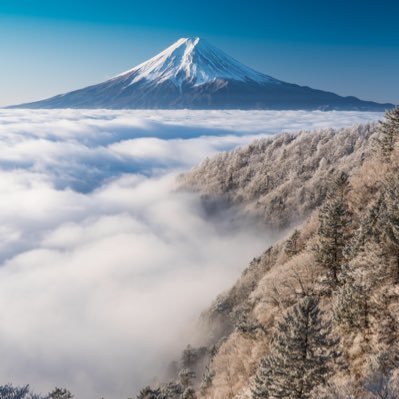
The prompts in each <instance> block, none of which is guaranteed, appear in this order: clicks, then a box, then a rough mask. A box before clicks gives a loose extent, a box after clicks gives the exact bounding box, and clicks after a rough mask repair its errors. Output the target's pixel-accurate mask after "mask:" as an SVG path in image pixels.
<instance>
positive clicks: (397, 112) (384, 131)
mask: <svg viewBox="0 0 399 399" xmlns="http://www.w3.org/2000/svg"><path fill="white" fill-rule="evenodd" d="M398 139H399V107H397V108H395V109H392V110H390V111H387V112H386V113H385V120H384V121H381V122H380V137H379V139H378V145H379V151H380V154H381V157H382V159H383V160H384V161H388V160H389V159H390V156H391V154H392V151H393V149H394V148H395V143H396V142H397V140H398Z"/></svg>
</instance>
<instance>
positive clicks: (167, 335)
mask: <svg viewBox="0 0 399 399" xmlns="http://www.w3.org/2000/svg"><path fill="white" fill-rule="evenodd" d="M381 117H382V115H381V114H378V113H360V112H294V111H287V112H276V111H106V110H52V111H46V110H39V111H29V110H0V249H1V251H0V263H1V266H0V314H1V323H0V353H1V358H2V361H1V362H0V383H7V382H13V383H15V384H26V383H30V384H31V387H32V388H33V389H34V390H35V391H38V392H43V393H45V392H47V391H48V390H50V389H51V388H52V387H54V386H55V385H58V386H65V387H67V388H69V389H70V390H71V391H72V392H74V393H75V395H76V397H77V398H85V399H92V398H93V399H94V398H100V397H102V396H104V397H105V398H109V399H126V398H127V397H128V396H129V397H131V396H133V395H134V394H135V393H136V391H137V390H138V389H139V388H140V387H141V386H142V385H143V384H146V383H148V382H151V379H152V377H153V376H156V375H157V374H158V373H160V372H161V370H162V368H163V367H164V366H165V364H166V363H167V362H168V361H169V360H172V359H173V358H174V357H175V356H177V354H178V353H179V350H180V349H182V348H183V347H184V346H185V345H186V344H188V343H190V336H188V335H187V334H186V333H187V326H188V325H191V323H192V322H193V321H194V320H195V319H196V318H197V316H198V315H199V313H200V311H201V310H203V309H204V308H205V307H207V306H208V305H209V304H210V303H211V301H212V300H213V299H214V297H215V296H216V295H217V294H218V293H219V292H221V291H222V290H224V289H226V288H228V287H229V286H230V285H231V284H232V283H233V282H234V280H235V279H236V278H237V277H238V276H239V274H240V271H241V270H242V269H243V268H244V267H245V266H246V265H247V263H248V261H249V260H250V259H252V258H253V257H254V256H256V255H257V254H258V253H260V252H261V251H262V250H264V249H266V247H267V246H268V245H269V244H270V243H272V242H273V240H275V239H276V237H278V233H274V234H271V232H268V231H265V230H263V229H262V228H259V226H253V225H252V224H250V223H249V222H248V221H246V220H244V219H243V220H241V222H240V223H230V219H235V217H233V215H231V214H230V215H224V216H223V217H222V216H221V217H218V218H214V217H212V218H211V217H209V216H208V215H207V214H206V212H205V211H204V209H203V208H202V206H201V201H200V199H199V198H198V197H197V196H196V195H194V194H190V193H184V192H180V191H177V190H176V181H175V177H176V175H177V174H178V173H180V172H182V171H184V170H187V169H188V168H189V167H191V166H193V165H195V164H196V163H198V162H200V161H201V160H203V159H204V158H205V157H207V156H212V155H213V154H215V153H217V152H220V151H226V150H231V149H233V148H235V147H237V146H239V145H244V144H247V143H248V142H250V141H252V140H253V139H255V138H259V137H262V136H265V135H270V134H277V133H279V132H281V131H288V130H290V131H291V130H300V129H312V128H319V127H341V126H349V125H352V124H354V123H359V122H367V121H375V120H378V119H380V118H381ZM222 219H223V220H222Z"/></svg>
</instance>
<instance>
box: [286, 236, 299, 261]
mask: <svg viewBox="0 0 399 399" xmlns="http://www.w3.org/2000/svg"><path fill="white" fill-rule="evenodd" d="M300 234H301V233H300V232H299V231H298V230H295V231H294V233H293V234H292V235H291V237H290V238H289V239H288V240H287V241H286V243H285V248H284V250H285V253H286V254H287V255H288V256H290V257H291V256H294V255H296V254H297V253H298V252H299V247H298V240H299V237H300Z"/></svg>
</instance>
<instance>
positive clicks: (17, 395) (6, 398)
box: [0, 384, 45, 399]
mask: <svg viewBox="0 0 399 399" xmlns="http://www.w3.org/2000/svg"><path fill="white" fill-rule="evenodd" d="M0 399H45V397H44V396H41V395H37V394H35V393H33V392H31V391H30V389H29V385H25V386H23V387H16V386H14V385H12V384H7V385H2V386H0Z"/></svg>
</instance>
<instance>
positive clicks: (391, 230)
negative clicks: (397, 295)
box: [378, 173, 399, 283]
mask: <svg viewBox="0 0 399 399" xmlns="http://www.w3.org/2000/svg"><path fill="white" fill-rule="evenodd" d="M378 227H379V231H380V233H381V234H382V236H383V238H384V239H385V241H386V244H387V249H388V250H389V252H390V253H391V255H393V258H394V260H395V270H394V274H395V276H394V277H395V282H396V283H399V178H398V176H397V174H396V173H392V174H391V175H389V176H388V177H387V178H386V180H385V184H384V191H383V202H382V210H381V212H380V218H379V223H378Z"/></svg>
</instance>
